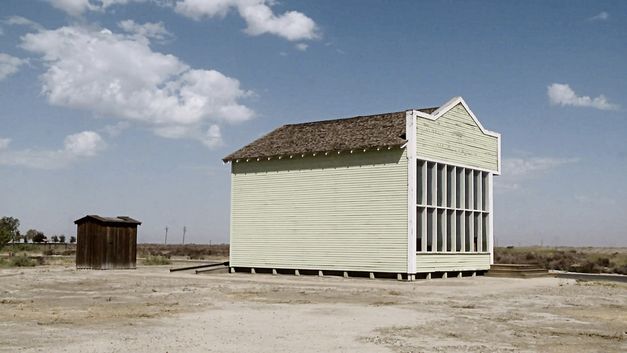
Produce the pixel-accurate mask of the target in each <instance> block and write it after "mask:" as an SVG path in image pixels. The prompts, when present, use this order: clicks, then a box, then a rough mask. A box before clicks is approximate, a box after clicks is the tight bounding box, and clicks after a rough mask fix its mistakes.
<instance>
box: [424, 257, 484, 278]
mask: <svg viewBox="0 0 627 353" xmlns="http://www.w3.org/2000/svg"><path fill="white" fill-rule="evenodd" d="M489 269H490V254H487V253H478V254H463V253H457V254H425V253H418V254H416V272H417V273H420V272H444V271H451V272H454V271H481V270H489Z"/></svg>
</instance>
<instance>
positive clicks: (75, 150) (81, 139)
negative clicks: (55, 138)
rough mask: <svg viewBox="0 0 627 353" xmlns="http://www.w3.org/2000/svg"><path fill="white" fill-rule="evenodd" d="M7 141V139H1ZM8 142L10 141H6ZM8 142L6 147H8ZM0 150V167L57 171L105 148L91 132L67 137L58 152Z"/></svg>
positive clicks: (99, 139) (100, 139)
mask: <svg viewBox="0 0 627 353" xmlns="http://www.w3.org/2000/svg"><path fill="white" fill-rule="evenodd" d="M2 140H5V141H7V140H8V139H2ZM8 141H10V140H8ZM8 141H7V142H6V145H8ZM6 147H7V146H5V147H4V148H0V165H8V166H22V167H28V168H36V169H58V168H63V167H66V166H68V165H69V164H71V163H73V162H76V161H78V160H80V159H84V158H88V157H93V156H95V155H97V154H98V152H100V151H102V150H104V149H105V148H106V143H105V142H104V140H103V139H102V138H101V137H100V135H98V134H97V133H96V132H93V131H83V132H79V133H77V134H72V135H68V136H67V137H66V138H65V140H64V144H63V148H61V149H58V150H31V149H26V150H17V151H13V150H10V149H7V148H6Z"/></svg>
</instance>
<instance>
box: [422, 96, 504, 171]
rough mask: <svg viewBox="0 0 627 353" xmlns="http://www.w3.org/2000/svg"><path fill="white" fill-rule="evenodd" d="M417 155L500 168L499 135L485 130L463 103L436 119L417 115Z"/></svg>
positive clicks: (486, 167)
mask: <svg viewBox="0 0 627 353" xmlns="http://www.w3.org/2000/svg"><path fill="white" fill-rule="evenodd" d="M416 154H417V156H418V159H421V157H422V158H424V159H433V160H439V161H443V162H446V163H450V164H458V165H464V166H469V167H475V168H480V169H485V170H490V171H495V172H496V171H497V170H498V169H499V168H498V167H499V166H498V163H499V161H498V139H497V137H495V136H490V135H487V134H484V133H483V132H482V131H481V129H480V128H479V126H477V124H476V123H475V121H474V120H473V119H472V117H471V116H470V114H469V113H468V112H467V111H466V109H465V108H464V106H463V105H462V104H461V103H460V104H458V105H456V106H455V107H453V108H452V109H450V110H449V111H448V112H446V113H445V114H444V115H442V116H441V117H439V118H438V119H436V120H430V119H426V118H421V117H417V118H416Z"/></svg>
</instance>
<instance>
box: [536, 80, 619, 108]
mask: <svg viewBox="0 0 627 353" xmlns="http://www.w3.org/2000/svg"><path fill="white" fill-rule="evenodd" d="M547 94H548V96H549V102H550V103H551V104H553V105H561V106H573V107H590V108H595V109H600V110H617V109H618V108H619V106H618V105H616V104H613V103H610V102H608V100H607V98H605V96H604V95H600V96H598V97H595V98H591V97H589V96H578V95H577V94H576V93H575V91H573V90H572V88H570V86H569V85H567V84H563V83H553V84H551V85H550V86H548V88H547Z"/></svg>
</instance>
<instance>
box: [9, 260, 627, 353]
mask: <svg viewBox="0 0 627 353" xmlns="http://www.w3.org/2000/svg"><path fill="white" fill-rule="evenodd" d="M168 268H169V267H161V266H159V267H140V268H138V269H137V270H125V271H85V270H83V271H77V270H75V269H73V268H72V267H69V266H45V267H36V268H28V269H24V268H12V269H2V270H0V317H1V320H0V352H83V353H87V352H131V351H132V352H138V353H142V352H147V353H148V352H149V353H159V352H169V353H173V352H355V351H359V352H545V353H551V352H604V353H611V352H617V353H618V352H621V353H622V352H626V351H627V285H626V284H618V283H617V284H614V283H607V282H606V283H602V282H576V281H574V280H565V279H556V278H537V279H504V278H487V277H477V278H461V279H458V278H449V279H435V280H430V281H426V280H423V281H417V282H413V283H408V282H397V281H395V280H369V279H364V278H349V279H344V278H340V277H324V278H318V277H311V276H301V277H296V276H287V275H279V276H272V275H267V274H257V275H250V274H225V273H224V274H209V275H195V274H190V273H181V272H177V273H169V272H168V270H167V269H168Z"/></svg>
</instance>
